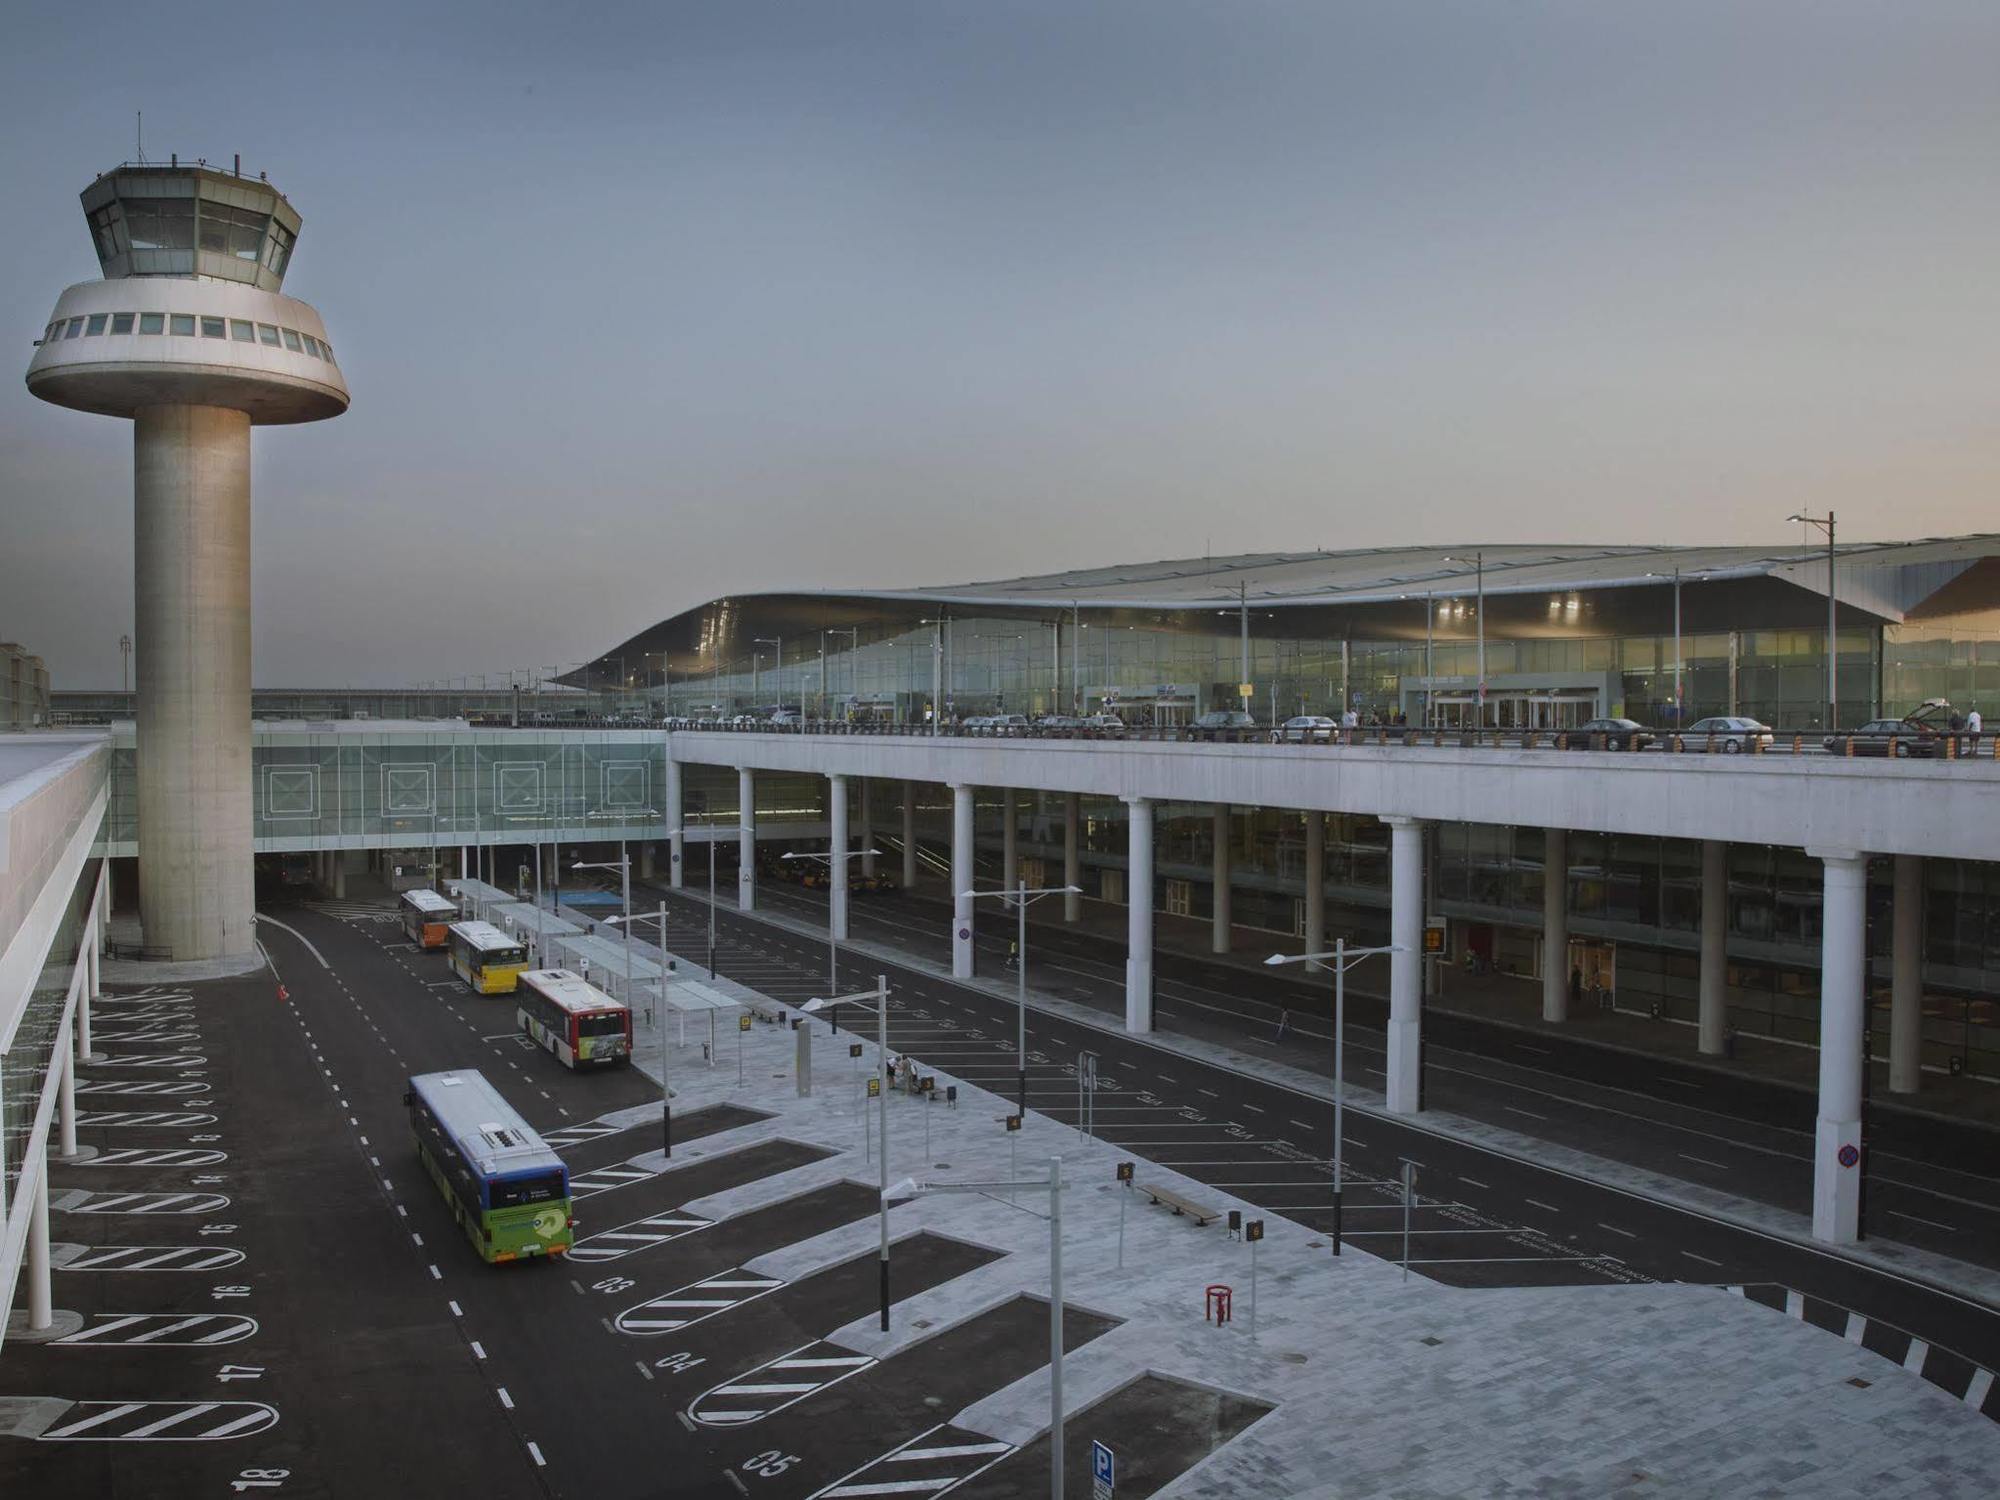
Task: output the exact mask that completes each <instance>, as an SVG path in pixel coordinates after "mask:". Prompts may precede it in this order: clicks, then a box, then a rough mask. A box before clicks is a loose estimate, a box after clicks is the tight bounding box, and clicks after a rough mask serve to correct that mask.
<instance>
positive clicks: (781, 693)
mask: <svg viewBox="0 0 2000 1500" xmlns="http://www.w3.org/2000/svg"><path fill="white" fill-rule="evenodd" d="M750 644H751V645H753V646H770V647H773V648H775V650H776V652H777V656H778V665H777V667H776V668H775V676H776V679H777V684H778V687H777V694H778V710H779V712H783V711H784V707H785V638H784V637H783V636H778V635H760V636H757V637H756V638H755V639H753V640H752V641H751V643H750Z"/></svg>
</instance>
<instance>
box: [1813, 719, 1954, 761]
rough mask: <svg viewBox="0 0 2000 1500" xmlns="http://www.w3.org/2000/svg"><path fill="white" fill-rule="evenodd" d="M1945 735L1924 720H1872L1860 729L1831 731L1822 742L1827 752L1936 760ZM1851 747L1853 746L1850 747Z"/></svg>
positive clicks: (1899, 758) (1829, 753) (1831, 753)
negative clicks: (1832, 732)
mask: <svg viewBox="0 0 2000 1500" xmlns="http://www.w3.org/2000/svg"><path fill="white" fill-rule="evenodd" d="M1944 742H1945V736H1944V735H1943V734H1942V733H1940V732H1939V731H1938V729H1937V728H1936V726H1934V725H1931V724H1926V723H1924V722H1922V721H1921V720H1917V719H1914V718H1911V719H1870V720H1869V721H1868V722H1867V723H1866V724H1863V725H1861V726H1860V727H1859V728H1858V729H1848V730H1843V731H1842V732H1841V733H1839V734H1829V735H1827V736H1826V737H1825V738H1824V739H1822V740H1821V741H1820V744H1821V745H1822V746H1823V747H1825V750H1826V753H1827V754H1828V755H1893V756H1895V757H1896V758H1897V759H1898V760H1902V759H1913V760H1935V759H1937V758H1938V757H1939V756H1941V755H1943V754H1944ZM1850 747H1851V748H1850Z"/></svg>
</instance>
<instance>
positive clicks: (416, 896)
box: [396, 890, 458, 948]
mask: <svg viewBox="0 0 2000 1500" xmlns="http://www.w3.org/2000/svg"><path fill="white" fill-rule="evenodd" d="M396 909H397V910H398V911H399V912H401V913H402V917H403V932H404V934H405V935H406V936H407V937H408V938H409V940H410V941H411V942H413V943H415V944H416V945H417V946H418V947H419V948H442V947H444V946H445V945H446V944H447V943H449V942H450V941H451V933H450V928H451V924H452V923H453V922H456V921H457V920H458V903H457V902H456V901H452V900H450V899H448V898H446V897H444V896H440V895H439V894H438V893H437V892H436V891H428V890H426V891H405V892H403V899H402V900H400V901H398V902H397V903H396Z"/></svg>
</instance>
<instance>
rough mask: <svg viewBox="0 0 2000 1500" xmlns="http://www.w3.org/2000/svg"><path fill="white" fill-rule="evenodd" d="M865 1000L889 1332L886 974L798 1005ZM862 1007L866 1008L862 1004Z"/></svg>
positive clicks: (880, 1257) (885, 1313)
mask: <svg viewBox="0 0 2000 1500" xmlns="http://www.w3.org/2000/svg"><path fill="white" fill-rule="evenodd" d="M864 1000H873V1001H874V1002H875V1096H876V1098H877V1099H878V1100H879V1101H880V1103H881V1106H882V1109H881V1120H880V1131H881V1134H880V1136H879V1137H878V1140H877V1150H876V1152H875V1159H876V1161H877V1162H879V1163H880V1165H881V1172H882V1175H881V1179H880V1184H881V1189H882V1197H881V1207H880V1210H879V1216H880V1232H881V1242H880V1245H879V1248H878V1250H877V1252H876V1255H877V1259H878V1260H879V1261H880V1262H881V1269H882V1276H881V1282H882V1331H883V1332H884V1333H887V1332H888V1331H889V976H888V975H887V974H877V975H876V976H875V988H874V989H872V990H861V991H858V992H857V993H855V994H852V995H830V996H828V997H827V998H826V999H824V1000H819V999H813V1000H808V1001H806V1003H805V1004H804V1005H801V1006H800V1007H799V1009H800V1010H802V1011H805V1012H806V1013H807V1014H809V1015H810V1014H812V1013H813V1012H815V1011H818V1010H822V1009H824V1008H825V1007H826V1006H828V1005H855V1004H858V1003H860V1002H861V1001H864ZM864 1009H865V1007H864Z"/></svg>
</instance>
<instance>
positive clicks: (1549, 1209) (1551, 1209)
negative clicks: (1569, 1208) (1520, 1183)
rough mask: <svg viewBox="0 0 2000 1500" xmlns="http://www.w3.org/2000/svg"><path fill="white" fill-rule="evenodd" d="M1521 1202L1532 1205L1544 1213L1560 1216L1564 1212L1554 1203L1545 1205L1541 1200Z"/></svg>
mask: <svg viewBox="0 0 2000 1500" xmlns="http://www.w3.org/2000/svg"><path fill="white" fill-rule="evenodd" d="M1521 1201H1522V1202H1523V1203H1527V1204H1532V1205H1533V1206H1534V1207H1536V1208H1539V1209H1540V1210H1542V1212H1543V1213H1550V1214H1559V1213H1561V1212H1562V1210H1561V1209H1559V1208H1557V1207H1556V1206H1555V1205H1554V1204H1553V1203H1544V1202H1542V1200H1541V1199H1539V1198H1523V1199H1522V1200H1521Z"/></svg>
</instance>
